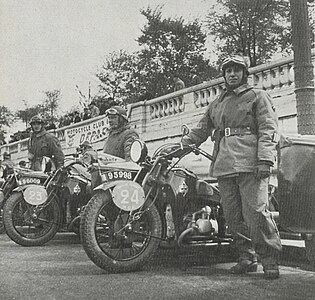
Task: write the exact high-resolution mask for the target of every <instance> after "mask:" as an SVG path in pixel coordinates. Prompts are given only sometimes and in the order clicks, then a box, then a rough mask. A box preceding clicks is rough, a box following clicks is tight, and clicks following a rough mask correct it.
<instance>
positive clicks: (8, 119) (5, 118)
mask: <svg viewBox="0 0 315 300" xmlns="http://www.w3.org/2000/svg"><path fill="white" fill-rule="evenodd" d="M13 120H14V115H13V113H12V112H11V111H10V110H9V109H8V108H7V107H6V106H4V105H0V145H3V144H4V143H5V140H4V135H5V134H6V133H7V131H6V130H5V128H4V127H6V126H10V125H11V124H12V122H13Z"/></svg>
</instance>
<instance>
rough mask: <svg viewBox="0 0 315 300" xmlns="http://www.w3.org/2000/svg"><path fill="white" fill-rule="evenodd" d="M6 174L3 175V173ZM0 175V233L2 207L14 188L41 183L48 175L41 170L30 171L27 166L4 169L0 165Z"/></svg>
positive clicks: (1, 228)
mask: <svg viewBox="0 0 315 300" xmlns="http://www.w3.org/2000/svg"><path fill="white" fill-rule="evenodd" d="M4 173H5V174H6V175H5V176H3V174H4ZM0 177H1V179H2V182H1V187H0V210H1V213H0V233H4V232H5V227H4V223H3V207H4V204H5V202H6V201H7V199H8V198H9V197H10V196H11V194H12V193H13V192H14V190H15V189H16V188H22V187H25V186H28V185H29V184H33V185H43V184H44V182H45V180H46V179H47V177H48V175H47V174H45V173H43V172H38V171H36V172H35V171H32V170H29V169H27V168H21V167H14V168H10V170H5V168H3V167H2V166H1V167H0Z"/></svg>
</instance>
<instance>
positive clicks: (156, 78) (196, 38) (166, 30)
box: [138, 7, 216, 96]
mask: <svg viewBox="0 0 315 300" xmlns="http://www.w3.org/2000/svg"><path fill="white" fill-rule="evenodd" d="M140 12H141V14H142V15H144V16H145V17H146V18H147V22H148V23H147V25H146V26H144V28H143V29H142V35H141V36H140V37H139V38H138V43H139V45H140V46H141V47H142V49H141V52H140V63H141V76H140V82H141V84H142V85H143V86H144V87H146V89H147V90H148V91H150V92H151V94H152V95H154V96H160V95H163V94H166V93H168V92H171V91H173V90H172V86H173V78H174V76H175V75H178V76H179V77H180V78H181V79H182V80H183V81H184V82H185V84H186V86H189V85H190V81H191V71H192V70H193V69H194V70H195V71H196V72H197V73H198V75H199V77H200V78H201V80H206V79H209V77H210V78H211V77H214V76H215V75H216V71H215V69H214V68H213V67H211V66H209V61H208V60H207V59H205V57H204V53H205V51H206V48H205V41H206V34H204V33H203V32H202V29H201V24H199V22H198V21H197V20H194V21H192V22H190V23H186V22H185V21H184V19H183V18H177V19H170V18H168V19H163V18H162V12H161V7H157V8H156V9H154V10H152V9H151V8H150V7H148V8H147V9H142V10H141V11H140Z"/></svg>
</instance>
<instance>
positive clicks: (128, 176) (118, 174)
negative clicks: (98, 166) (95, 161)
mask: <svg viewBox="0 0 315 300" xmlns="http://www.w3.org/2000/svg"><path fill="white" fill-rule="evenodd" d="M102 176H103V180H104V181H114V180H133V178H134V174H133V173H132V172H130V171H110V172H106V173H103V174H102Z"/></svg>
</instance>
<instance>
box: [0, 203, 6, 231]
mask: <svg viewBox="0 0 315 300" xmlns="http://www.w3.org/2000/svg"><path fill="white" fill-rule="evenodd" d="M2 233H5V228H4V224H3V209H2V208H1V209H0V234H2Z"/></svg>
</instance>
